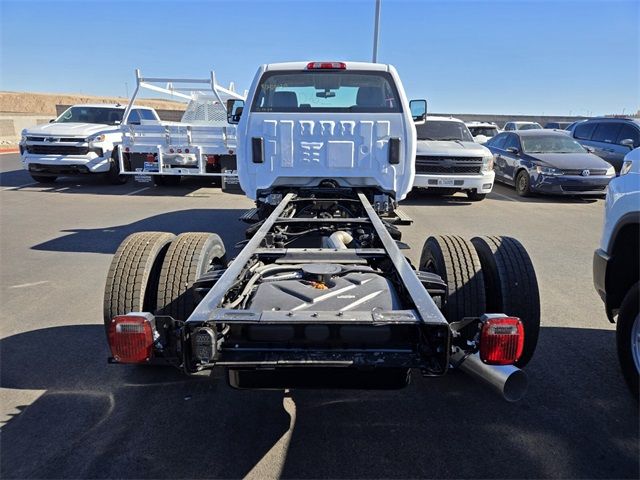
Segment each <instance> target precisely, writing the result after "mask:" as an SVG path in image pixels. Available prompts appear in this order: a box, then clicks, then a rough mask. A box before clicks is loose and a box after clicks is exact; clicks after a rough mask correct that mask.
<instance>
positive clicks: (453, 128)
mask: <svg viewBox="0 0 640 480" xmlns="http://www.w3.org/2000/svg"><path fill="white" fill-rule="evenodd" d="M416 130H417V131H418V140H462V141H463V142H473V137H472V136H471V134H470V133H469V129H468V128H467V126H466V125H465V124H464V123H462V122H451V121H440V120H427V121H426V122H425V123H423V124H422V125H416Z"/></svg>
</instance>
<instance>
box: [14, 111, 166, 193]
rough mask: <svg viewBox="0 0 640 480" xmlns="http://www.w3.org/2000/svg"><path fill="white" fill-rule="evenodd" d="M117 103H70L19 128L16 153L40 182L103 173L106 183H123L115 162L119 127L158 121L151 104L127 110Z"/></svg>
mask: <svg viewBox="0 0 640 480" xmlns="http://www.w3.org/2000/svg"><path fill="white" fill-rule="evenodd" d="M126 110H127V109H126V108H125V106H124V105H120V104H83V105H73V106H72V107H70V108H68V109H67V110H65V111H64V112H63V113H62V115H60V116H59V117H58V118H56V119H55V120H51V122H50V123H48V124H46V125H40V126H37V127H32V128H28V129H25V130H23V131H22V139H21V140H20V154H21V156H22V163H23V165H24V168H25V169H26V170H28V171H29V173H30V174H31V176H32V177H33V179H34V180H35V181H37V182H41V183H52V182H55V180H56V178H57V177H59V176H62V175H65V176H66V175H87V174H93V175H104V176H105V177H106V178H107V180H108V181H109V182H110V183H114V184H118V183H124V182H125V181H126V180H127V177H125V176H123V175H121V172H120V169H119V166H118V155H117V154H118V145H119V144H120V143H121V142H122V132H123V129H126V128H127V127H130V126H132V124H135V123H138V124H139V123H140V122H141V121H153V122H157V121H159V118H158V115H157V113H156V112H155V110H153V109H152V108H147V107H141V106H137V107H136V108H134V109H130V110H129V111H128V112H127V115H126V116H127V117H128V122H129V123H127V122H125V121H124V119H125V111H126Z"/></svg>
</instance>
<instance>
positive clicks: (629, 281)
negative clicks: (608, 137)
mask: <svg viewBox="0 0 640 480" xmlns="http://www.w3.org/2000/svg"><path fill="white" fill-rule="evenodd" d="M639 266H640V148H636V149H635V150H633V151H632V152H629V153H628V154H627V155H626V156H625V158H624V162H623V165H622V169H621V171H620V176H619V177H618V178H615V179H613V180H612V181H611V183H610V184H609V192H608V193H607V200H606V202H605V213H604V226H603V229H602V238H601V240H600V248H599V249H598V250H596V252H595V254H594V256H593V283H594V285H595V287H596V291H597V292H598V294H599V295H600V297H601V298H602V301H603V302H604V305H605V311H606V312H607V317H608V318H609V321H611V322H614V321H617V325H616V343H617V347H618V358H619V360H620V366H621V367H622V373H623V375H624V378H625V380H626V382H627V385H628V386H629V389H630V390H631V392H632V393H633V394H634V395H635V396H636V398H637V397H638V374H639V372H640V315H639V310H640V308H639V307H640V282H639V280H640V268H639Z"/></svg>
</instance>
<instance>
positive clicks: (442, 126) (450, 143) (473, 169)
mask: <svg viewBox="0 0 640 480" xmlns="http://www.w3.org/2000/svg"><path fill="white" fill-rule="evenodd" d="M416 130H417V133H418V148H417V153H416V177H415V180H414V181H413V186H414V188H415V187H418V188H426V189H428V190H433V191H435V192H436V193H441V194H444V195H451V194H453V193H455V192H466V194H467V196H468V197H469V200H472V201H478V200H483V199H484V198H485V197H486V195H487V193H489V192H491V189H492V188H493V180H494V178H495V173H494V171H493V155H492V154H491V152H490V151H489V149H488V148H486V147H484V146H482V145H480V144H478V143H476V142H474V141H473V137H472V136H471V133H470V132H469V129H468V128H467V126H466V125H465V124H464V122H463V121H462V120H458V119H457V118H451V117H433V116H428V117H427V118H426V121H424V122H422V123H420V122H418V123H416Z"/></svg>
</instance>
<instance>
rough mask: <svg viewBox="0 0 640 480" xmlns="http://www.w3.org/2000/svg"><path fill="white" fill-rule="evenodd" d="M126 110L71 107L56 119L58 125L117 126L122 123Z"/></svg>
mask: <svg viewBox="0 0 640 480" xmlns="http://www.w3.org/2000/svg"><path fill="white" fill-rule="evenodd" d="M123 114H124V109H121V108H102V107H82V106H80V107H71V108H69V109H67V110H66V111H65V112H64V113H63V114H62V115H60V116H59V117H58V118H57V119H56V123H72V122H73V123H99V124H104V125H115V124H116V122H122V115H123Z"/></svg>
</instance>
